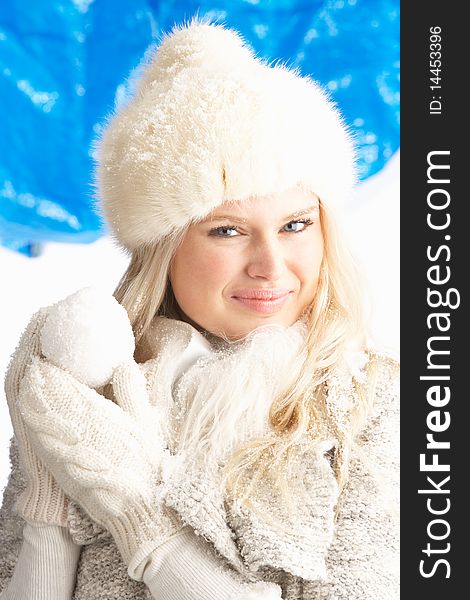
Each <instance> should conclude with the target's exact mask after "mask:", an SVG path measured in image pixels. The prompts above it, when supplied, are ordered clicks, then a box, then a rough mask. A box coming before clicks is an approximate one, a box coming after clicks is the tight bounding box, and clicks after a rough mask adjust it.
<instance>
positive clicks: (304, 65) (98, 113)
mask: <svg viewBox="0 0 470 600" xmlns="http://www.w3.org/2000/svg"><path fill="white" fill-rule="evenodd" d="M196 13H198V14H199V15H200V16H203V15H211V16H213V17H214V18H218V19H219V20H220V21H221V22H224V23H226V24H227V25H229V26H231V27H234V28H236V29H238V30H239V31H240V32H241V33H242V34H243V35H244V36H245V38H247V39H248V40H249V41H250V42H251V44H252V46H253V47H254V48H255V50H256V51H257V52H258V53H259V54H260V55H263V56H266V57H268V58H270V59H276V58H280V59H282V60H285V61H287V64H289V65H292V66H294V65H299V66H300V67H301V69H302V72H303V73H305V74H307V73H309V74H311V75H312V76H313V77H314V78H315V79H317V80H319V81H320V82H322V83H323V84H324V85H326V87H327V88H328V89H329V90H331V92H332V94H333V98H334V99H335V100H336V101H337V102H338V104H339V106H340V108H341V109H342V111H343V113H344V114H345V116H346V120H347V122H348V123H349V124H350V125H351V126H352V128H353V130H354V132H355V135H356V139H357V142H358V146H359V151H360V160H359V168H360V177H361V178H362V179H365V178H366V177H368V176H369V175H371V174H373V173H375V172H377V171H378V170H380V169H381V168H382V166H383V165H384V163H385V162H386V161H387V159H388V158H389V157H390V156H391V155H392V153H393V152H394V151H395V150H396V149H397V148H398V145H399V2H398V0H369V1H367V0H335V1H333V0H331V1H324V0H323V1H322V0H309V1H308V2H306V1H305V0H272V1H270V0H244V1H243V0H230V1H229V0H219V2H217V3H215V2H204V1H198V2H193V1H190V0H186V1H184V0H182V1H179V2H170V1H161V2H157V1H152V0H95V1H93V0H56V1H50V2H35V1H32V0H29V1H28V0H9V2H2V3H0V98H1V103H2V111H1V115H0V123H1V125H0V130H1V136H0V243H3V244H4V245H7V246H9V247H11V248H15V249H17V250H19V251H22V252H25V253H27V254H30V255H33V254H35V253H36V252H37V248H38V244H39V245H40V244H41V243H43V242H45V241H47V240H55V241H69V242H90V241H92V240H94V239H96V238H97V237H99V236H100V235H102V233H103V232H102V230H101V229H100V223H99V219H98V217H97V215H96V214H95V213H94V212H93V210H92V208H91V207H92V202H91V199H92V195H93V188H92V149H91V148H92V141H93V139H94V138H95V137H96V135H97V133H98V132H99V128H100V123H102V122H103V120H104V118H105V117H106V116H107V115H108V114H109V112H110V111H111V110H112V109H113V107H114V106H115V104H116V103H119V102H120V101H121V100H122V99H123V98H125V97H126V95H127V94H128V93H129V89H128V83H127V76H128V75H129V74H130V73H131V71H132V69H133V68H134V67H136V66H137V64H138V63H139V61H140V59H141V57H142V56H143V54H144V52H145V50H146V48H147V47H148V46H149V44H151V43H155V41H156V40H157V39H158V36H159V35H160V33H161V32H162V31H168V30H169V29H170V28H171V27H172V25H173V24H174V23H175V22H181V21H183V20H185V19H189V18H191V17H192V16H193V15H195V14H196ZM293 110H295V107H293Z"/></svg>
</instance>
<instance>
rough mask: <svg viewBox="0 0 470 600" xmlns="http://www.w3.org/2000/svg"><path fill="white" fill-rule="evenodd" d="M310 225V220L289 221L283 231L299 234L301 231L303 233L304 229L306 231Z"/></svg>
mask: <svg viewBox="0 0 470 600" xmlns="http://www.w3.org/2000/svg"><path fill="white" fill-rule="evenodd" d="M312 223H313V221H311V220H310V219H300V220H299V221H290V222H289V223H286V224H285V225H284V227H283V230H284V231H287V232H288V233H300V232H301V231H304V229H307V227H308V226H309V225H312Z"/></svg>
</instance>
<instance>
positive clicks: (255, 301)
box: [170, 188, 323, 340]
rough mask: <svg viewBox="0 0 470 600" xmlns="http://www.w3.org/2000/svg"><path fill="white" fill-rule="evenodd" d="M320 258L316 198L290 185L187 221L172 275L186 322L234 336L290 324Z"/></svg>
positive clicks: (307, 300)
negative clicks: (268, 326) (271, 325)
mask: <svg viewBox="0 0 470 600" xmlns="http://www.w3.org/2000/svg"><path fill="white" fill-rule="evenodd" d="M322 258H323V234H322V228H321V223H320V210H319V202H318V198H317V197H316V196H315V195H314V194H310V193H307V192H304V191H302V190H300V189H298V188H292V189H290V190H288V191H285V192H282V193H278V194H272V195H269V196H258V197H255V198H252V199H249V200H244V201H242V202H226V203H225V204H223V205H221V206H220V207H218V208H217V209H216V210H214V211H213V212H212V213H211V214H210V215H209V216H208V217H206V218H205V219H204V220H203V221H200V222H198V223H195V224H193V225H191V226H190V227H189V229H188V231H187V233H186V235H185V237H184V240H183V242H182V244H181V245H180V246H179V248H178V250H177V251H176V254H175V256H174V258H173V262H172V265H171V269H170V280H171V284H172V287H173V292H174V295H175V298H176V301H177V303H178V305H179V307H180V309H181V310H182V312H183V313H184V315H185V316H186V318H187V319H188V321H190V322H193V323H194V324H196V325H198V326H199V327H201V328H202V329H204V330H206V331H209V332H211V333H213V334H215V335H218V336H226V337H228V338H229V339H232V340H236V339H240V338H242V337H244V336H246V335H247V334H249V333H250V332H251V331H253V330H254V329H256V328H257V327H259V326H261V325H266V324H277V325H284V326H290V325H292V324H293V323H295V321H296V320H297V319H298V318H299V317H300V315H301V314H302V313H303V311H304V310H305V309H306V308H307V307H308V306H309V305H310V304H311V303H312V300H313V298H314V295H315V291H316V289H317V285H318V278H319V272H320V265H321V262H322Z"/></svg>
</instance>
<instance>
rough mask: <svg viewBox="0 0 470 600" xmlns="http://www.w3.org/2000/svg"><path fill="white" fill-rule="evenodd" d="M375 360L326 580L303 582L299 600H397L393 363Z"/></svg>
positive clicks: (396, 414) (396, 401) (396, 446)
mask: <svg viewBox="0 0 470 600" xmlns="http://www.w3.org/2000/svg"><path fill="white" fill-rule="evenodd" d="M375 360H377V361H378V370H379V371H378V377H377V384H376V396H375V402H374V405H373V408H372V410H371V413H370V415H369V418H368V421H367V423H366V426H365V428H364V429H363V431H362V433H361V435H360V437H359V440H358V445H357V448H355V449H354V448H353V449H352V451H351V456H350V458H351V460H350V470H349V479H348V483H347V484H346V487H345V489H344V491H343V495H342V502H341V505H340V511H339V516H338V520H337V523H336V527H335V535H334V539H333V543H332V545H331V546H330V548H329V551H328V556H327V569H328V573H329V581H327V582H304V591H303V596H302V599H303V600H318V599H320V598H328V599H333V598H334V600H359V599H360V600H377V599H378V598H380V600H398V598H399V517H398V514H399V513H398V506H399V398H398V365H397V363H396V362H395V361H393V360H392V359H389V358H383V357H382V358H381V357H375Z"/></svg>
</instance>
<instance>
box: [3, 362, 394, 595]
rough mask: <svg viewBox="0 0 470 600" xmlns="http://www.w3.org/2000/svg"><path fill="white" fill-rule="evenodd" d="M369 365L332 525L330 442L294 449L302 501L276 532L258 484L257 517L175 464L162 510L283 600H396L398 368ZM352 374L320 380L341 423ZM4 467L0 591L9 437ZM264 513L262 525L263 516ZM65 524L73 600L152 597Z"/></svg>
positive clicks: (13, 533) (16, 482) (14, 550)
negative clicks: (75, 552) (368, 404)
mask: <svg viewBox="0 0 470 600" xmlns="http://www.w3.org/2000/svg"><path fill="white" fill-rule="evenodd" d="M373 359H374V360H376V361H378V362H379V370H378V380H377V382H376V397H375V404H374V407H373V409H372V411H371V413H370V414H369V417H368V420H367V423H366V425H365V427H364V428H363V430H362V432H361V434H360V438H359V444H358V447H357V448H355V447H354V446H353V448H352V450H351V453H350V456H349V478H348V482H347V484H346V488H345V490H344V492H343V494H342V496H341V503H340V509H339V516H338V519H337V521H334V506H335V504H336V500H337V496H336V491H337V490H336V486H335V479H334V476H333V471H332V469H331V466H330V462H329V457H330V456H331V452H334V449H335V448H334V445H333V447H332V448H331V447H327V446H325V447H324V448H322V449H320V450H319V449H318V447H315V448H312V447H311V445H309V442H308V440H307V438H305V439H303V440H301V441H300V442H299V443H298V444H297V445H296V457H297V460H296V461H295V462H296V465H297V467H296V468H298V476H297V478H296V481H297V482H298V484H299V485H300V486H301V487H302V488H303V491H304V492H306V495H305V502H304V503H303V504H302V509H301V511H300V513H296V515H295V519H294V522H293V524H292V523H291V524H290V525H289V528H288V530H287V532H286V531H285V530H283V531H282V533H281V532H280V531H279V529H278V527H277V526H276V524H277V523H279V522H284V523H287V520H288V515H287V514H286V513H285V512H284V513H283V512H282V510H281V509H279V508H278V507H277V506H278V505H277V503H276V502H275V501H273V493H272V490H271V489H270V488H269V485H268V484H267V483H263V482H260V483H259V486H258V489H257V494H256V498H257V508H259V509H261V512H259V511H255V510H253V511H251V510H248V509H247V508H246V507H244V506H241V505H240V504H239V503H238V502H237V501H236V500H233V499H230V498H226V497H224V496H223V495H222V494H221V493H219V492H218V491H217V490H218V489H220V488H219V486H218V485H217V482H218V473H217V472H216V471H214V472H204V471H202V470H198V469H196V468H194V467H193V468H191V469H188V468H184V469H182V470H181V471H176V472H175V473H174V474H173V475H172V477H171V478H170V479H169V481H168V482H167V492H166V502H167V504H168V505H169V506H171V507H172V508H174V509H175V510H176V511H177V512H178V513H179V514H180V516H181V517H182V519H183V520H184V521H185V522H186V523H187V524H189V525H191V526H192V527H193V528H194V529H195V530H196V532H197V533H199V534H200V535H202V536H204V537H205V538H206V539H207V540H208V541H210V542H212V544H213V545H214V547H215V548H216V550H217V551H218V553H219V554H220V557H221V560H224V561H226V562H227V563H228V564H230V565H231V566H232V567H234V568H235V569H237V570H239V571H241V572H244V573H245V574H246V575H247V576H248V577H251V578H261V579H265V580H269V581H274V582H276V583H278V584H279V585H280V586H281V587H282V590H283V598H284V599H285V600H319V599H328V600H346V599H347V600H360V599H364V600H372V599H373V600H376V599H377V598H380V600H392V599H393V600H396V599H398V597H399V591H398V545H399V526H398V449H399V440H398V436H399V421H398V381H397V379H398V378H397V375H398V368H397V365H396V363H395V362H394V361H393V360H392V359H389V358H386V357H378V356H376V355H375V356H374V357H373ZM354 376H355V374H354V369H352V370H351V369H347V368H344V367H343V368H341V369H338V370H337V371H336V372H334V373H332V375H331V377H330V378H329V380H328V383H327V403H328V405H329V407H330V410H331V411H332V412H333V413H334V415H335V418H336V421H337V423H338V424H340V425H341V423H346V422H347V417H348V414H349V411H351V410H352V409H353V407H354V405H355V402H356V400H357V392H356V386H355V385H354ZM333 442H334V440H333ZM11 464H12V470H11V474H10V478H9V482H8V485H7V487H6V489H5V492H4V498H3V506H2V508H1V510H0V591H1V590H2V589H3V588H4V587H5V585H6V583H7V582H8V580H9V578H10V577H11V574H12V572H13V569H14V565H15V562H16V559H17V556H18V554H19V549H20V546H21V535H22V533H21V532H22V527H23V522H22V520H21V519H20V518H19V517H18V516H17V515H15V513H14V509H13V505H14V501H15V498H16V497H17V496H18V494H19V493H20V492H21V490H22V488H23V486H24V483H23V480H22V475H21V472H20V469H19V466H18V458H17V450H16V447H15V442H14V440H13V442H12V446H11ZM302 497H304V496H302ZM263 509H265V512H267V513H269V514H270V515H271V518H270V519H268V518H264V517H263V514H265V513H263ZM325 523H326V526H325ZM68 526H69V529H70V532H71V534H72V536H73V538H74V541H75V542H76V543H78V544H80V545H81V546H82V551H81V556H80V561H79V566H78V573H77V581H76V587H75V592H74V600H107V599H109V600H111V599H113V600H115V599H116V598H119V599H120V600H125V599H127V598H128V599H131V598H132V599H135V600H138V599H149V598H151V596H150V594H149V593H148V591H147V590H146V588H145V586H144V584H143V583H138V582H135V581H132V580H131V579H129V577H128V575H127V573H126V568H125V565H124V564H123V562H122V560H121V558H120V556H119V554H118V551H117V549H116V546H115V544H114V542H113V540H112V538H111V537H110V536H109V534H108V533H107V532H106V531H103V530H102V529H101V528H100V527H99V526H97V525H96V524H95V523H93V522H91V521H90V519H89V518H88V517H87V516H86V515H84V514H83V513H82V512H81V510H80V509H79V508H78V507H77V506H75V505H74V504H71V506H70V510H69V519H68Z"/></svg>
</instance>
